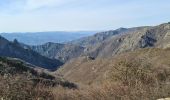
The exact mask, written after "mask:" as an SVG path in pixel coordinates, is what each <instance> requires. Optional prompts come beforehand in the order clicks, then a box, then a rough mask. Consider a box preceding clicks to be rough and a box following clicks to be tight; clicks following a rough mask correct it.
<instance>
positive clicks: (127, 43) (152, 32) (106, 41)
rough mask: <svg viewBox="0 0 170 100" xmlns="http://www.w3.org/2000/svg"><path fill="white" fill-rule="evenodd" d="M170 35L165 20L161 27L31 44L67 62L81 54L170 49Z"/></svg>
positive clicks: (169, 26) (105, 55)
mask: <svg viewBox="0 0 170 100" xmlns="http://www.w3.org/2000/svg"><path fill="white" fill-rule="evenodd" d="M169 37H170V24H169V23H164V24H161V25H158V26H143V27H134V28H119V29H117V30H110V31H106V32H101V33H96V34H94V35H92V36H88V37H83V38H80V39H77V40H73V41H71V42H67V43H66V44H59V43H45V44H43V45H37V46H30V49H31V50H33V51H36V52H38V53H40V54H41V55H43V56H46V57H48V58H54V59H60V60H63V61H64V62H66V61H68V60H70V59H72V58H76V57H79V56H90V57H92V58H106V57H112V56H114V55H117V54H120V53H123V52H127V51H134V50H137V49H140V48H148V47H157V48H167V47H170V39H169Z"/></svg>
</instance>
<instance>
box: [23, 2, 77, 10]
mask: <svg viewBox="0 0 170 100" xmlns="http://www.w3.org/2000/svg"><path fill="white" fill-rule="evenodd" d="M71 1H74V0H26V3H25V4H26V5H25V7H24V9H25V10H34V9H38V8H41V7H54V6H61V5H63V4H65V3H69V2H71Z"/></svg>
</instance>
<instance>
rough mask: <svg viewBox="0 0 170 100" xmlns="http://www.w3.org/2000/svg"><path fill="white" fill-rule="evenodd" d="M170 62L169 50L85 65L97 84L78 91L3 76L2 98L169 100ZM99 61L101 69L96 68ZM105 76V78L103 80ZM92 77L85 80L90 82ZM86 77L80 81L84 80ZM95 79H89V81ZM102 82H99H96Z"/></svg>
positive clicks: (77, 88) (84, 86) (152, 50)
mask: <svg viewBox="0 0 170 100" xmlns="http://www.w3.org/2000/svg"><path fill="white" fill-rule="evenodd" d="M168 60H169V61H170V54H169V50H160V49H144V50H139V51H136V52H130V53H126V54H122V55H119V56H117V58H114V59H109V60H108V61H107V60H95V61H88V62H87V63H86V62H83V63H85V64H83V65H88V66H86V67H88V68H87V69H88V71H89V72H88V73H89V74H90V76H91V75H92V76H93V77H92V78H94V80H93V81H91V82H92V83H91V84H86V82H85V84H79V85H78V87H76V86H75V87H74V84H71V83H69V82H64V83H62V84H60V85H47V84H46V83H47V82H41V81H40V82H37V83H36V84H35V83H34V82H33V81H32V80H30V79H25V77H23V76H22V77H21V74H19V75H17V74H15V77H13V76H7V77H6V76H3V77H0V80H1V81H0V88H1V90H0V96H1V97H3V98H4V99H7V100H8V99H9V100H10V99H11V100H15V99H17V100H24V99H25V100H38V99H39V100H156V99H158V98H166V97H169V96H170V62H169V61H168ZM96 61H97V65H98V66H99V67H97V65H94V64H95V63H96ZM100 63H101V64H100ZM79 65H80V64H79ZM90 65H92V66H90ZM105 66H106V67H105ZM90 67H94V68H96V69H97V71H95V72H94V70H95V69H94V70H92V71H90ZM75 68H76V69H75V70H74V71H76V70H77V71H79V70H80V69H78V67H75ZM83 69H84V68H83ZM81 70H82V69H81ZM84 70H85V69H84ZM98 71H99V73H97V72H98ZM85 72H87V71H86V70H85ZM106 72H107V74H105V73H106ZM75 73H76V72H75ZM88 73H86V74H88ZM78 74H80V75H77V77H80V76H83V75H84V73H79V72H78ZM104 74H105V76H106V77H103V75H104ZM90 76H89V75H87V76H84V77H85V79H88V77H90ZM84 77H81V78H82V79H84ZM101 77H103V78H101ZM92 78H91V77H90V80H92ZM82 79H81V80H82ZM99 79H100V81H97V80H99ZM84 81H88V80H84ZM82 83H83V82H82ZM69 86H71V87H74V88H69Z"/></svg>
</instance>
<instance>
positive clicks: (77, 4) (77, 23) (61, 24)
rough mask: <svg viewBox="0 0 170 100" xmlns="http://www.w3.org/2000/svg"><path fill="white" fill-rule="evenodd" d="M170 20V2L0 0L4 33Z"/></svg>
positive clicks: (130, 24) (148, 23) (119, 25)
mask: <svg viewBox="0 0 170 100" xmlns="http://www.w3.org/2000/svg"><path fill="white" fill-rule="evenodd" d="M168 21H170V0H0V32H35V31H83V30H85V31H90V30H94V31H97V30H100V31H101V30H111V29H116V28H119V27H133V26H143V25H157V24H160V23H164V22H168Z"/></svg>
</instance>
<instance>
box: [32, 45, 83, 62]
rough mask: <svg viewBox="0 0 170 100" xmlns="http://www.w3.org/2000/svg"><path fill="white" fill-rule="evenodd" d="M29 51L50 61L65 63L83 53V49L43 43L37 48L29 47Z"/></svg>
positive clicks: (75, 46) (76, 46)
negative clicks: (57, 60)
mask: <svg viewBox="0 0 170 100" xmlns="http://www.w3.org/2000/svg"><path fill="white" fill-rule="evenodd" d="M29 48H30V49H32V50H34V51H36V52H38V53H40V54H41V55H43V56H46V57H49V58H51V59H59V60H60V61H62V62H66V61H68V60H70V59H72V58H76V57H78V56H80V55H81V54H82V53H83V52H84V47H81V46H78V45H71V44H59V43H51V42H49V43H45V44H43V45H38V46H29Z"/></svg>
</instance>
